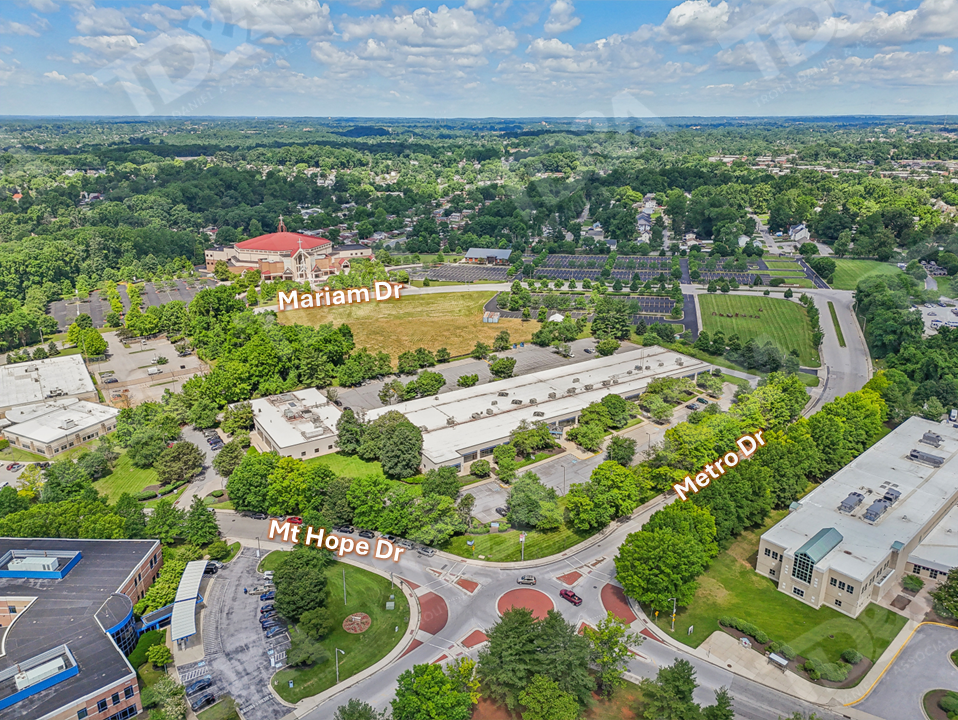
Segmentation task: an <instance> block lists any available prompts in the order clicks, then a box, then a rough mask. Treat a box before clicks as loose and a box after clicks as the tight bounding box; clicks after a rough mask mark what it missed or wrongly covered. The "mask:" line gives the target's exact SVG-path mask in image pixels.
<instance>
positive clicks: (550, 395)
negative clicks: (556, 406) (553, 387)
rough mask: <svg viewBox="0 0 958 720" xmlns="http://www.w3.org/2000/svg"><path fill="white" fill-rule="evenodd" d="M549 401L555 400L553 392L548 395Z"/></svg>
mask: <svg viewBox="0 0 958 720" xmlns="http://www.w3.org/2000/svg"><path fill="white" fill-rule="evenodd" d="M549 399H550V400H555V399H556V394H555V393H554V392H551V393H549Z"/></svg>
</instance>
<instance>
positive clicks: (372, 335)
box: [279, 291, 539, 360]
mask: <svg viewBox="0 0 958 720" xmlns="http://www.w3.org/2000/svg"><path fill="white" fill-rule="evenodd" d="M494 295H495V293H494V292H492V291H489V292H468V293H440V294H436V295H407V296H405V297H403V298H401V299H400V300H399V301H392V302H385V303H379V302H372V303H357V304H354V305H343V306H339V307H330V308H326V307H323V308H314V309H310V310H287V311H284V312H281V313H279V318H280V322H282V323H284V324H289V325H291V324H293V323H299V324H301V325H312V326H318V325H321V324H323V323H328V322H336V323H348V324H349V327H350V328H352V331H353V335H354V337H355V340H356V347H365V348H367V349H368V350H369V351H370V352H380V351H385V352H387V353H389V354H390V355H391V356H392V358H393V359H394V360H395V358H396V357H398V356H399V354H400V353H402V352H406V351H407V350H415V349H416V348H420V347H424V348H426V349H427V350H433V351H435V350H438V349H439V348H441V347H445V348H447V349H448V350H449V352H450V353H451V354H452V355H453V356H455V355H464V354H466V353H468V352H470V351H471V350H472V348H473V347H474V346H475V344H476V342H477V341H480V340H481V341H482V342H484V343H486V344H487V345H492V341H493V339H494V338H495V337H496V335H498V334H499V333H500V332H501V331H503V330H508V331H509V334H510V336H511V340H512V342H526V341H528V340H530V339H531V338H532V334H533V333H534V332H535V331H536V330H537V329H538V328H539V324H538V323H535V322H523V321H522V320H515V319H510V318H504V319H502V320H500V321H499V322H498V323H484V322H482V308H483V306H484V305H485V304H486V303H487V302H488V301H489V300H491V299H492V297H493V296H494Z"/></svg>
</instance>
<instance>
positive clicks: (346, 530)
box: [333, 525, 356, 535]
mask: <svg viewBox="0 0 958 720" xmlns="http://www.w3.org/2000/svg"><path fill="white" fill-rule="evenodd" d="M333 530H335V531H336V532H338V533H342V534H343V535H352V534H353V533H354V532H356V528H354V527H353V526H352V525H338V526H335V527H334V528H333Z"/></svg>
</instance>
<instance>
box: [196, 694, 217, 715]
mask: <svg viewBox="0 0 958 720" xmlns="http://www.w3.org/2000/svg"><path fill="white" fill-rule="evenodd" d="M215 702H216V696H215V695H214V694H213V693H206V694H205V695H201V696H200V697H198V698H197V699H196V700H194V701H193V702H191V703H190V707H191V708H193V712H196V711H197V710H199V709H200V708H204V707H206V706H207V705H212V704H213V703H215Z"/></svg>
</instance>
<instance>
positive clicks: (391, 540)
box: [383, 535, 396, 542]
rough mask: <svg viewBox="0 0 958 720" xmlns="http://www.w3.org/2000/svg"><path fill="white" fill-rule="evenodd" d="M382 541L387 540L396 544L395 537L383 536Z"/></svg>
mask: <svg viewBox="0 0 958 720" xmlns="http://www.w3.org/2000/svg"><path fill="white" fill-rule="evenodd" d="M383 540H388V541H389V542H396V536H395V535H383Z"/></svg>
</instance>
